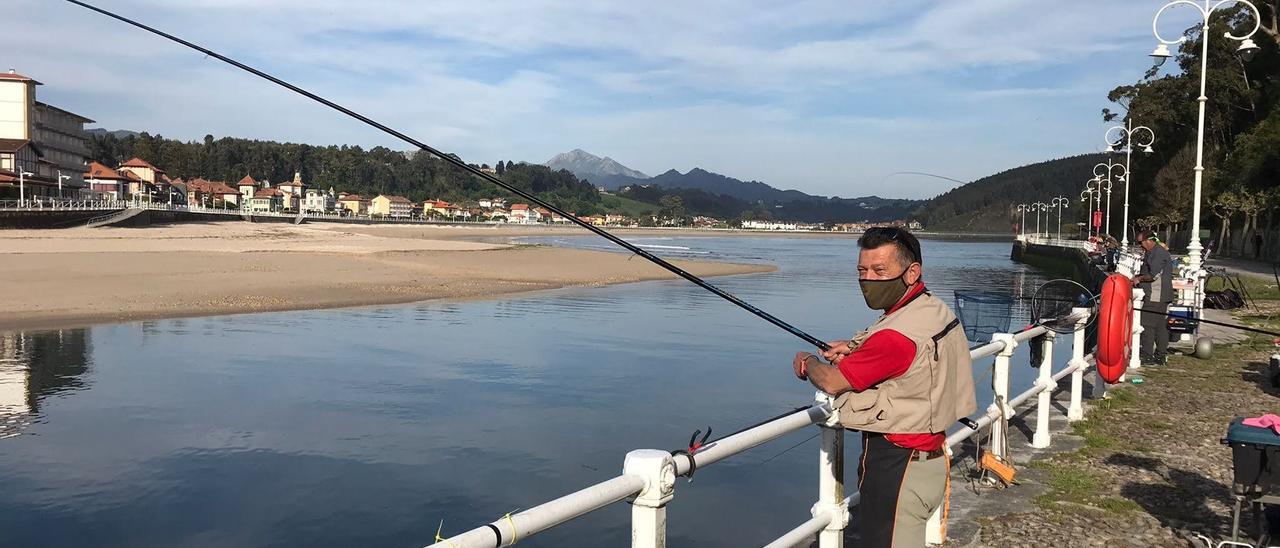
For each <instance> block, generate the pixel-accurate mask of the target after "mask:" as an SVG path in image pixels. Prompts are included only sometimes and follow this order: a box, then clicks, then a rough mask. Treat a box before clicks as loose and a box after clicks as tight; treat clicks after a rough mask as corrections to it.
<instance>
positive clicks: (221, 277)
mask: <svg viewBox="0 0 1280 548" xmlns="http://www.w3.org/2000/svg"><path fill="white" fill-rule="evenodd" d="M585 233H586V231H585V230H582V229H576V228H569V227H546V228H544V227H500V228H451V227H419V226H357V225H340V224H320V223H317V224H314V225H302V226H293V225H288V224H274V223H244V222H226V223H188V224H175V225H168V226H156V227H151V228H96V229H67V230H5V231H0V280H4V282H5V289H6V291H4V294H3V296H0V309H3V310H4V311H5V313H4V314H3V316H0V330H15V329H38V328H63V327H79V326H84V325H90V324H94V323H106V322H119V321H136V320H145V319H157V318H169V317H190V316H206V315H217V314H234V313H245V312H264V311H276V310H301V309H315V308H336V307H348V306H362V305H380V304H393V303H408V302H416V301H423V300H429V299H458V298H485V297H493V296H498V295H504V294H510V293H517V292H524V291H536V290H544V289H554V288H560V287H567V286H597V285H605V284H614V283H625V282H635V281H643V280H656V279H668V278H674V276H673V275H671V274H670V273H668V272H666V271H665V270H662V269H661V268H659V267H657V266H655V265H653V264H651V263H649V262H647V261H643V260H631V257H630V256H628V255H624V254H619V253H606V252H596V251H583V250H573V249H561V248H551V247H541V246H522V245H512V244H510V243H507V242H509V241H510V239H511V238H512V237H516V236H547V235H557V234H585ZM672 262H673V263H675V264H677V265H678V266H680V267H681V268H684V269H686V270H688V271H689V272H692V273H694V274H696V275H699V276H722V275H729V274H746V273H753V272H765V271H769V270H772V267H768V266H760V265H735V264H726V263H713V262H695V261H672Z"/></svg>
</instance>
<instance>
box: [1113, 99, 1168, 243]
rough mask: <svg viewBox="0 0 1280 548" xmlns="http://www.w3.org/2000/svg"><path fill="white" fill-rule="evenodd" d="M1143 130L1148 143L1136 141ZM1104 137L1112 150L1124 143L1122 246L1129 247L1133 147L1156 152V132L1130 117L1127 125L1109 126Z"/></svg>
mask: <svg viewBox="0 0 1280 548" xmlns="http://www.w3.org/2000/svg"><path fill="white" fill-rule="evenodd" d="M1113 131H1118V132H1119V134H1118V135H1116V140H1115V141H1114V142H1113V141H1112V140H1111V132H1113ZM1143 131H1145V132H1147V137H1148V139H1147V142H1146V144H1143V143H1137V142H1134V136H1135V135H1138V134H1140V133H1141V132H1143ZM1102 138H1103V139H1104V140H1106V142H1107V148H1109V149H1110V150H1111V151H1112V152H1116V151H1119V150H1120V145H1121V144H1124V172H1125V178H1124V220H1123V224H1122V225H1121V229H1123V230H1124V234H1123V235H1122V236H1121V238H1120V247H1125V248H1127V247H1129V187H1131V186H1133V177H1132V176H1131V175H1132V173H1133V172H1132V171H1131V168H1130V161H1131V160H1132V159H1133V147H1135V146H1139V147H1142V152H1145V153H1147V154H1151V153H1152V152H1155V149H1153V148H1151V145H1154V144H1155V143H1156V133H1155V132H1154V131H1151V128H1149V127H1147V126H1138V127H1133V119H1132V118H1130V119H1129V120H1128V121H1127V123H1126V125H1123V126H1112V127H1110V128H1108V129H1107V131H1106V133H1104V134H1103V135H1102Z"/></svg>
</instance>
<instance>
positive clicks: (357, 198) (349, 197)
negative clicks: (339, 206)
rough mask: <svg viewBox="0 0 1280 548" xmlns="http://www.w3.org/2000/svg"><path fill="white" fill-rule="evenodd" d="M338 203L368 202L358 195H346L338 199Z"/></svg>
mask: <svg viewBox="0 0 1280 548" xmlns="http://www.w3.org/2000/svg"><path fill="white" fill-rule="evenodd" d="M338 201H339V202H367V201H368V200H366V199H364V198H361V197H360V195H359V194H348V195H346V196H343V197H341V198H338Z"/></svg>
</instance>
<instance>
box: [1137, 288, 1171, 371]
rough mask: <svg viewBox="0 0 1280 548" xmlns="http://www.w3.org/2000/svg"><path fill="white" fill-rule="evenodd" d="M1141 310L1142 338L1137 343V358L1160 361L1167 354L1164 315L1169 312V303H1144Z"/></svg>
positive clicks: (1167, 335)
mask: <svg viewBox="0 0 1280 548" xmlns="http://www.w3.org/2000/svg"><path fill="white" fill-rule="evenodd" d="M1142 309H1143V312H1142V313H1141V317H1142V338H1141V339H1140V341H1139V342H1140V344H1139V346H1138V357H1139V358H1151V359H1156V360H1162V359H1164V357H1165V355H1167V354H1168V353H1169V319H1168V317H1167V316H1165V315H1164V313H1165V312H1168V311H1169V303H1153V302H1150V301H1144V302H1143V303H1142ZM1146 310H1150V311H1151V312H1146ZM1155 312H1159V314H1156V313H1155Z"/></svg>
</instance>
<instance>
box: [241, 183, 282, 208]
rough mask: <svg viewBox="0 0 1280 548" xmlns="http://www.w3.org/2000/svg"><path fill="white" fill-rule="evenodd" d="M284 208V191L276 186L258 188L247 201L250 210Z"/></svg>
mask: <svg viewBox="0 0 1280 548" xmlns="http://www.w3.org/2000/svg"><path fill="white" fill-rule="evenodd" d="M283 208H284V193H283V192H280V189H278V188H260V189H258V191H257V192H254V193H253V198H252V199H250V201H249V210H250V211H280V210H281V209H283Z"/></svg>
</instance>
